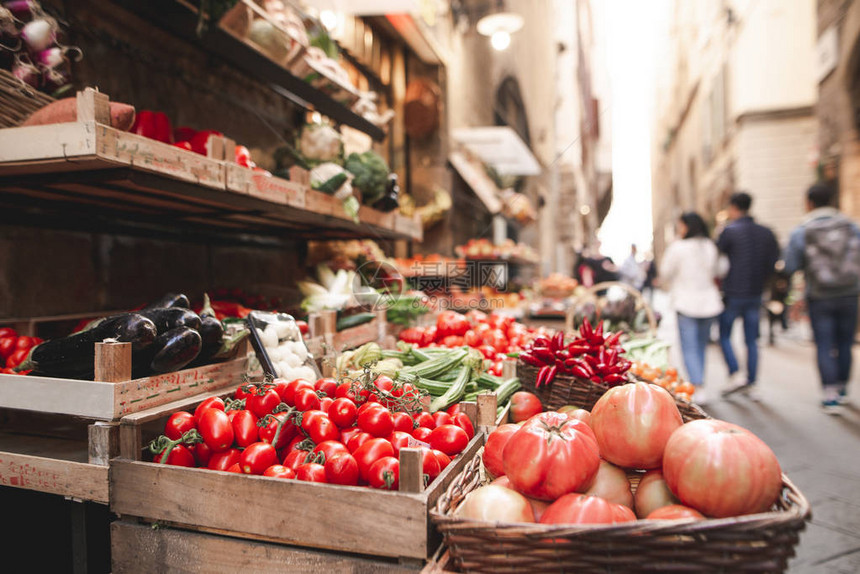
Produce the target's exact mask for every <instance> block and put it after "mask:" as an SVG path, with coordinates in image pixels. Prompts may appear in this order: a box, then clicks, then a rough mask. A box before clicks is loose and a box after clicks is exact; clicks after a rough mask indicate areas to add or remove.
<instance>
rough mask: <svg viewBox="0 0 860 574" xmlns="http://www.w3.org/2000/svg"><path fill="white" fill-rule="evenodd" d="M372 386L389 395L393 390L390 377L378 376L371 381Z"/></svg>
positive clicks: (392, 382)
mask: <svg viewBox="0 0 860 574" xmlns="http://www.w3.org/2000/svg"><path fill="white" fill-rule="evenodd" d="M373 386H374V387H376V388H377V389H379V390H381V391H385V392H387V393H391V392H392V391H393V390H394V381H393V380H392V379H391V377H386V376H385V375H379V376H378V377H376V379H375V380H374V381H373Z"/></svg>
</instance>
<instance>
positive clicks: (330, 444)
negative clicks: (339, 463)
mask: <svg viewBox="0 0 860 574" xmlns="http://www.w3.org/2000/svg"><path fill="white" fill-rule="evenodd" d="M313 452H315V453H316V452H321V453H323V454H324V455H325V459H326V460H328V459H330V458H332V457H334V456H336V455H339V454H349V449H348V448H346V445H344V444H343V443H342V442H340V441H337V440H327V441H323V442H321V443H319V444H318V445H316V446H315V447H314V450H313Z"/></svg>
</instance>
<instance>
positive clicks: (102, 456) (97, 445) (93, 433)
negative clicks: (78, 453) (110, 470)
mask: <svg viewBox="0 0 860 574" xmlns="http://www.w3.org/2000/svg"><path fill="white" fill-rule="evenodd" d="M87 430H88V439H89V440H88V441H87V442H88V445H89V452H88V456H87V458H88V462H89V463H90V464H99V465H102V466H107V465H108V461H109V460H110V459H112V458H113V457H115V456H117V455H118V454H119V424H118V423H113V422H110V423H107V422H101V421H99V422H95V423H93V424H91V425H90V426H89V427H87Z"/></svg>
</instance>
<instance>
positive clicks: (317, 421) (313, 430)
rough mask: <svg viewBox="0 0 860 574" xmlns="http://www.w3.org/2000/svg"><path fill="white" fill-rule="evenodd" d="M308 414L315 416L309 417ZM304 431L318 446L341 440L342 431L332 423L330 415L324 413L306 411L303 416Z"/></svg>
mask: <svg viewBox="0 0 860 574" xmlns="http://www.w3.org/2000/svg"><path fill="white" fill-rule="evenodd" d="M308 413H313V414H312V415H311V416H308ZM302 430H303V431H305V433H307V435H308V436H309V437H310V439H311V440H312V441H314V442H315V443H316V444H319V443H321V442H324V441H327V440H337V439H339V438H340V431H339V430H337V425H336V424H334V423H333V422H331V419H330V418H328V415H327V414H325V413H324V412H322V411H305V413H304V414H303V415H302Z"/></svg>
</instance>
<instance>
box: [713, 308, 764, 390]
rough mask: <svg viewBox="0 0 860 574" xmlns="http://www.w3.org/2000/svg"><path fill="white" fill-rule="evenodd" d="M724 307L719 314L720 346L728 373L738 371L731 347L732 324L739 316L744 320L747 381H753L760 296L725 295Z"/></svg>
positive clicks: (756, 365) (756, 354)
mask: <svg viewBox="0 0 860 574" xmlns="http://www.w3.org/2000/svg"><path fill="white" fill-rule="evenodd" d="M725 304H726V308H725V310H724V311H723V313H722V314H721V315H720V347H722V349H723V357H724V358H725V359H726V365H727V366H728V367H729V375H733V374H735V373H736V372H737V371H738V368H739V367H738V360H737V358H736V357H735V351H734V349H733V348H732V341H731V336H732V326H733V325H734V324H735V319H737V318H738V317H741V318H742V319H743V322H744V342H745V343H746V346H747V382H748V383H755V379H756V372H757V371H758V332H759V318H760V312H761V296H758V297H726V300H725Z"/></svg>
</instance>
